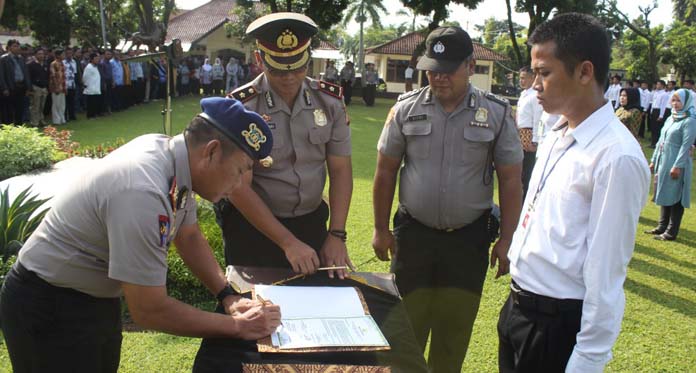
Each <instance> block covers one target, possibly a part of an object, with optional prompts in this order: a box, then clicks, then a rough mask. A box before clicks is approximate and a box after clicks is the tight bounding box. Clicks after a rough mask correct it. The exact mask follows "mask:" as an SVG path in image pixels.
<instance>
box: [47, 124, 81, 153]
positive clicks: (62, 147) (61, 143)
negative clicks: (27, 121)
mask: <svg viewBox="0 0 696 373" xmlns="http://www.w3.org/2000/svg"><path fill="white" fill-rule="evenodd" d="M43 134H44V135H45V136H47V137H50V138H51V139H52V140H53V141H54V142H55V143H56V148H57V150H58V152H59V153H62V154H61V156H60V158H62V159H64V158H70V157H72V156H73V155H74V153H75V151H76V150H77V148H79V147H80V143H78V142H75V141H72V140H70V138H71V137H72V131H68V130H61V131H58V130H57V129H56V127H53V126H48V127H46V128H44V130H43Z"/></svg>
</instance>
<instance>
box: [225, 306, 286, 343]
mask: <svg viewBox="0 0 696 373" xmlns="http://www.w3.org/2000/svg"><path fill="white" fill-rule="evenodd" d="M232 317H234V319H235V321H237V323H238V325H239V337H240V338H242V339H246V340H256V339H259V338H263V337H266V336H268V335H270V334H271V333H273V331H274V330H276V328H278V325H280V306H278V305H275V304H257V305H255V306H253V307H251V308H250V309H248V310H246V311H245V312H243V313H241V314H239V315H235V316H232Z"/></svg>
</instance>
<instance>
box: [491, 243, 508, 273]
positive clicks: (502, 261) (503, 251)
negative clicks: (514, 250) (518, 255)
mask: <svg viewBox="0 0 696 373" xmlns="http://www.w3.org/2000/svg"><path fill="white" fill-rule="evenodd" d="M510 243H511V241H510V240H504V239H502V238H501V239H499V240H498V242H496V243H495V245H493V251H492V252H491V268H493V267H495V263H496V262H498V272H496V274H495V278H498V277H500V276H505V275H506V274H507V273H508V272H509V271H510V260H509V259H508V257H507V253H508V249H510Z"/></svg>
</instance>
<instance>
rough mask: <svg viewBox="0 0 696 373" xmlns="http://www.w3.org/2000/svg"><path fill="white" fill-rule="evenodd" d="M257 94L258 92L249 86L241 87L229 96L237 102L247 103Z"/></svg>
mask: <svg viewBox="0 0 696 373" xmlns="http://www.w3.org/2000/svg"><path fill="white" fill-rule="evenodd" d="M258 94H259V92H258V91H257V90H256V88H254V87H252V86H249V87H242V88H240V89H238V90H236V91H234V92H232V93H230V94H229V95H230V96H232V98H236V99H237V100H239V101H241V102H247V101H249V100H251V99H252V98H254V97H256V96H257V95H258Z"/></svg>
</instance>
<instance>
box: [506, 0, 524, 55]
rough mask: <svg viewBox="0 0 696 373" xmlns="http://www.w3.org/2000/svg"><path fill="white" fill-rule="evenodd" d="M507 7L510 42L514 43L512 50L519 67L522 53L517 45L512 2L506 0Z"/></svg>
mask: <svg viewBox="0 0 696 373" xmlns="http://www.w3.org/2000/svg"><path fill="white" fill-rule="evenodd" d="M505 5H507V22H508V30H509V33H510V42H512V49H513V50H514V51H515V57H516V59H517V66H522V53H521V52H520V46H519V45H517V35H516V34H515V26H514V24H513V23H512V6H511V5H510V0H505Z"/></svg>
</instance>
